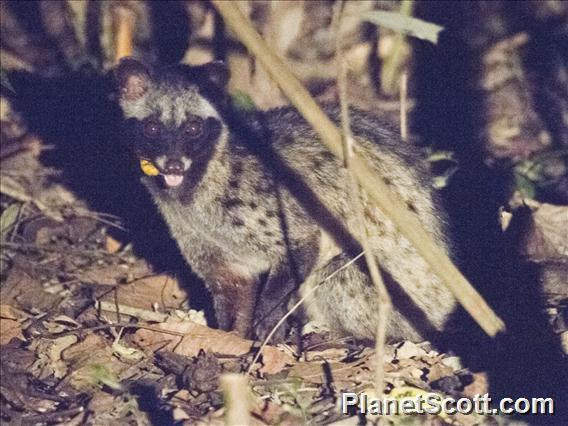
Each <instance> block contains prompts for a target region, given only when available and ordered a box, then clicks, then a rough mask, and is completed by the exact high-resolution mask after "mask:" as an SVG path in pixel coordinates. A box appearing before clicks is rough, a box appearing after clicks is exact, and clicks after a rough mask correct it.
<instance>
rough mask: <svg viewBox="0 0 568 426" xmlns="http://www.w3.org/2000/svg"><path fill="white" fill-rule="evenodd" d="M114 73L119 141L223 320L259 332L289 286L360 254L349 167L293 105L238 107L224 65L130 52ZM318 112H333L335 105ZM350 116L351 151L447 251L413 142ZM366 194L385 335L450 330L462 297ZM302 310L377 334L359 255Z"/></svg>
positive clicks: (308, 282)
mask: <svg viewBox="0 0 568 426" xmlns="http://www.w3.org/2000/svg"><path fill="white" fill-rule="evenodd" d="M115 77H116V81H117V85H118V91H119V103H120V106H121V109H122V111H123V115H124V120H125V122H124V130H125V132H124V138H125V140H126V142H127V143H128V144H129V145H130V147H131V150H132V152H133V153H134V156H135V157H136V159H137V160H138V161H140V164H141V166H142V170H144V171H145V175H143V176H142V181H143V184H144V185H145V186H146V187H147V189H148V191H149V192H150V193H151V195H152V198H153V199H154V201H155V203H156V205H157V206H158V209H159V211H160V212H161V214H162V215H163V217H164V219H165V222H166V223H167V224H168V226H169V229H170V232H171V234H172V236H173V238H174V239H175V240H176V241H177V243H178V245H179V248H180V250H181V252H182V254H183V256H184V258H185V259H186V261H187V263H188V264H189V265H190V266H191V268H192V269H193V271H195V272H196V273H197V274H198V275H199V276H200V277H201V278H203V280H204V281H205V283H206V286H207V288H208V289H209V291H210V292H211V294H212V298H213V304H214V310H215V315H216V319H217V322H218V325H219V327H220V328H222V329H225V330H234V331H236V332H238V333H239V334H240V335H243V336H249V337H259V338H262V337H264V336H266V335H267V333H268V332H269V331H270V330H271V328H272V326H273V325H274V324H275V323H276V322H277V321H278V320H279V319H280V318H281V317H282V316H283V315H284V313H285V312H286V310H287V303H288V302H289V300H290V298H291V297H295V295H298V294H300V295H301V294H305V291H306V290H307V289H309V288H312V287H313V286H314V285H316V284H318V283H320V282H321V281H322V280H323V279H324V278H326V277H327V276H328V275H329V274H331V273H332V272H334V271H336V270H337V269H338V268H340V267H341V266H343V265H344V264H345V263H347V261H348V260H349V259H351V258H352V257H354V256H355V255H356V254H358V253H359V252H360V248H359V247H358V246H357V244H356V243H355V242H354V241H353V239H352V238H351V239H350V237H349V233H348V232H346V230H355V229H359V227H358V226H356V225H355V224H354V221H355V218H354V217H353V214H352V204H353V197H352V194H351V193H350V190H349V184H348V174H347V171H346V170H345V168H344V167H343V165H342V163H341V161H340V160H338V159H336V158H335V157H334V156H333V155H332V154H331V153H330V152H329V151H328V150H327V148H326V147H325V146H324V145H323V144H322V143H321V142H320V141H319V140H318V136H317V134H316V133H315V132H314V130H312V128H311V127H310V126H309V125H308V123H307V122H306V121H305V120H304V119H303V118H302V116H301V115H300V114H299V113H298V112H297V111H296V110H295V109H294V108H292V107H283V108H277V109H272V110H268V111H262V112H250V113H243V112H237V111H235V110H234V109H232V108H231V106H230V102H229V101H228V99H229V97H228V95H227V93H226V90H225V89H226V87H225V86H226V84H227V82H228V79H229V72H228V70H227V68H226V67H225V66H224V65H223V64H222V63H220V62H212V63H209V64H205V65H201V66H198V67H189V66H184V65H177V66H170V67H168V68H164V69H160V70H152V71H151V70H149V69H148V68H146V67H145V66H144V65H142V64H141V63H139V62H137V61H136V60H134V59H131V58H125V59H123V60H122V61H121V62H120V64H119V65H118V66H117V68H116V69H115ZM324 110H325V111H326V113H327V114H328V115H329V116H330V118H331V119H332V120H333V121H334V122H336V123H337V122H338V121H339V111H338V108H337V107H334V106H328V107H325V108H324ZM350 114H351V126H352V132H353V135H354V137H355V139H356V140H357V143H358V146H357V151H358V154H359V155H361V156H363V157H365V158H366V159H367V160H368V161H369V162H370V164H371V166H372V168H373V169H374V171H375V172H376V173H378V174H379V175H380V176H381V177H382V178H383V179H384V180H385V182H387V183H388V185H389V186H390V188H391V190H392V191H394V192H395V193H397V194H398V195H399V197H400V198H401V199H402V200H403V201H404V202H405V203H406V205H407V206H408V208H409V209H410V210H412V211H413V212H414V213H415V214H416V215H417V216H418V218H419V219H420V221H421V223H422V225H423V226H424V228H425V229H426V230H427V231H429V232H430V233H431V235H432V236H433V237H434V238H435V240H436V241H437V242H438V244H439V245H440V247H441V248H443V249H445V250H446V251H447V252H449V241H448V238H447V231H446V224H445V214H444V212H443V210H442V209H441V208H440V203H439V201H438V199H437V196H436V194H435V192H434V190H433V188H432V186H431V175H430V174H429V172H428V170H427V167H426V164H425V161H424V160H423V159H422V158H421V157H420V155H419V153H418V152H417V150H416V148H414V147H412V146H411V145H410V144H408V143H405V142H403V141H401V140H400V138H399V137H398V136H397V133H396V131H395V130H394V129H393V128H392V127H390V126H389V125H388V124H386V123H384V122H382V121H380V120H379V119H378V118H377V117H375V116H373V115H371V114H369V113H365V112H363V111H361V110H358V109H355V108H353V109H351V112H350ZM361 194H362V195H361V199H362V202H363V208H364V221H365V223H364V225H365V228H366V231H367V235H368V237H369V243H370V245H371V247H372V250H373V253H374V254H375V255H376V258H377V259H378V263H379V265H380V268H381V272H382V275H383V277H384V279H385V283H386V285H387V288H388V290H389V292H390V294H391V297H392V298H393V304H394V309H393V313H392V314H391V317H390V319H389V324H388V326H387V333H388V334H387V335H388V337H389V338H390V340H395V339H411V340H415V341H418V340H422V339H424V338H427V337H428V336H429V334H430V333H437V332H440V331H442V330H444V328H445V326H446V324H447V321H448V318H449V316H450V314H451V313H452V312H453V311H454V309H455V308H456V300H455V299H454V297H453V296H452V295H451V293H450V292H449V290H447V289H446V288H445V287H444V285H443V284H442V283H441V281H440V280H439V279H438V278H437V277H436V276H435V275H434V273H433V272H432V271H431V270H430V268H429V267H428V265H427V264H426V262H425V261H424V260H423V259H422V258H421V257H420V256H419V255H418V254H417V253H416V252H415V250H414V248H413V247H412V245H411V244H410V243H409V242H408V241H407V240H406V239H405V238H404V237H403V236H402V235H401V234H400V233H399V232H398V231H397V229H396V228H395V227H394V225H393V223H392V222H391V221H390V220H389V219H387V218H386V217H385V216H384V215H383V214H382V213H381V211H379V210H378V209H377V208H376V207H374V206H373V205H371V204H370V203H369V202H368V200H367V198H366V195H365V194H364V192H363V191H361ZM303 309H304V313H305V314H306V316H307V318H309V319H311V320H313V321H315V322H316V323H320V324H323V325H324V326H326V327H327V328H329V329H330V330H331V331H332V332H335V333H337V334H340V335H352V336H354V337H357V338H361V339H373V338H374V333H375V330H376V324H377V295H376V290H375V288H374V287H373V285H372V283H371V281H370V279H369V277H368V274H367V271H366V266H365V262H364V260H359V261H357V262H356V263H353V264H352V265H351V266H349V267H347V268H345V269H343V270H341V272H339V273H337V274H336V275H334V276H333V278H331V279H329V280H327V281H326V282H325V283H324V284H322V285H321V286H320V287H319V288H318V289H317V290H316V292H315V293H314V294H313V295H312V296H311V297H310V298H309V299H308V300H307V301H306V302H305V304H304V307H303ZM283 337H284V331H280V332H279V334H278V335H277V338H280V339H282V338H283Z"/></svg>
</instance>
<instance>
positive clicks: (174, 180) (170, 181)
mask: <svg viewBox="0 0 568 426" xmlns="http://www.w3.org/2000/svg"><path fill="white" fill-rule="evenodd" d="M164 180H165V181H166V185H168V186H178V185H180V184H181V183H182V182H183V175H164Z"/></svg>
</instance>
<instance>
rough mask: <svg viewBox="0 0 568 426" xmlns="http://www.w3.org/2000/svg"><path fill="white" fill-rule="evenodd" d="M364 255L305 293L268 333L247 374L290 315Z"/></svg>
mask: <svg viewBox="0 0 568 426" xmlns="http://www.w3.org/2000/svg"><path fill="white" fill-rule="evenodd" d="M363 255H364V252H361V253H359V254H358V255H357V256H355V257H354V258H353V259H351V260H350V261H349V262H347V263H345V265H342V266H341V267H340V268H338V269H337V270H335V271H333V272H332V273H331V274H329V275H328V276H327V277H325V278H324V279H323V280H321V281H320V282H319V283H317V284H316V285H315V286H313V287H312V288H310V289H309V290H308V291H306V292H305V293H304V295H303V296H302V297H301V298H300V300H298V301H297V302H296V304H295V305H294V306H292V307H291V308H290V309H289V310H288V312H286V315H284V316H283V317H282V318H280V320H279V321H278V322H277V323H276V325H275V326H274V327H273V328H272V330H271V331H270V333H268V336H266V338H265V339H264V341H263V342H262V344H261V345H260V348H259V349H258V352H257V353H256V355H255V357H254V358H253V360H252V362H251V363H250V366H249V368H248V370H247V374H250V373H251V372H252V369H253V367H254V364H256V362H257V361H258V359H259V358H260V354H261V353H262V350H263V349H264V347H265V346H266V345H267V344H268V342H269V341H270V339H272V336H274V333H276V331H277V330H278V329H279V328H280V327H281V326H282V324H284V323H285V322H286V320H287V319H288V317H290V315H292V314H293V313H294V312H295V311H296V309H298V308H299V307H300V306H302V303H304V301H305V300H306V299H307V298H308V297H310V296H311V295H312V294H314V293H315V291H316V290H317V289H318V288H320V287H321V286H322V285H323V284H324V283H325V282H326V281H328V280H330V279H331V278H333V277H334V276H335V275H337V274H338V273H339V272H341V271H343V270H344V269H345V268H347V267H349V266H350V265H352V264H353V263H355V262H356V261H357V260H358V259H360V258H361V256H363Z"/></svg>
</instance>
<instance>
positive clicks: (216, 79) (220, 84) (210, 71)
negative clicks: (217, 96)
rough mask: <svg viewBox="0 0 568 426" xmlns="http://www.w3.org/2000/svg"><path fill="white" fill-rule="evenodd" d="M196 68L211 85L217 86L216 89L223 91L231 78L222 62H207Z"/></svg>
mask: <svg viewBox="0 0 568 426" xmlns="http://www.w3.org/2000/svg"><path fill="white" fill-rule="evenodd" d="M198 68H199V69H200V71H201V72H203V74H204V75H205V76H206V77H207V79H208V80H209V81H210V82H211V83H213V84H214V85H215V86H217V88H218V89H220V90H225V87H226V86H227V83H228V82H229V79H230V78H231V72H230V71H229V68H228V67H227V65H225V63H224V62H223V61H213V62H208V63H206V64H203V65H200V66H199V67H198Z"/></svg>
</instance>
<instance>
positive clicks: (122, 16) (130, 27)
mask: <svg viewBox="0 0 568 426" xmlns="http://www.w3.org/2000/svg"><path fill="white" fill-rule="evenodd" d="M113 13H114V25H115V33H114V34H115V43H114V46H115V57H114V63H115V64H118V62H119V61H120V58H123V57H125V56H132V52H133V38H134V25H135V21H136V14H135V13H134V11H132V10H131V9H129V8H128V7H125V6H122V5H118V6H117V7H115V8H114V10H113Z"/></svg>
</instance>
